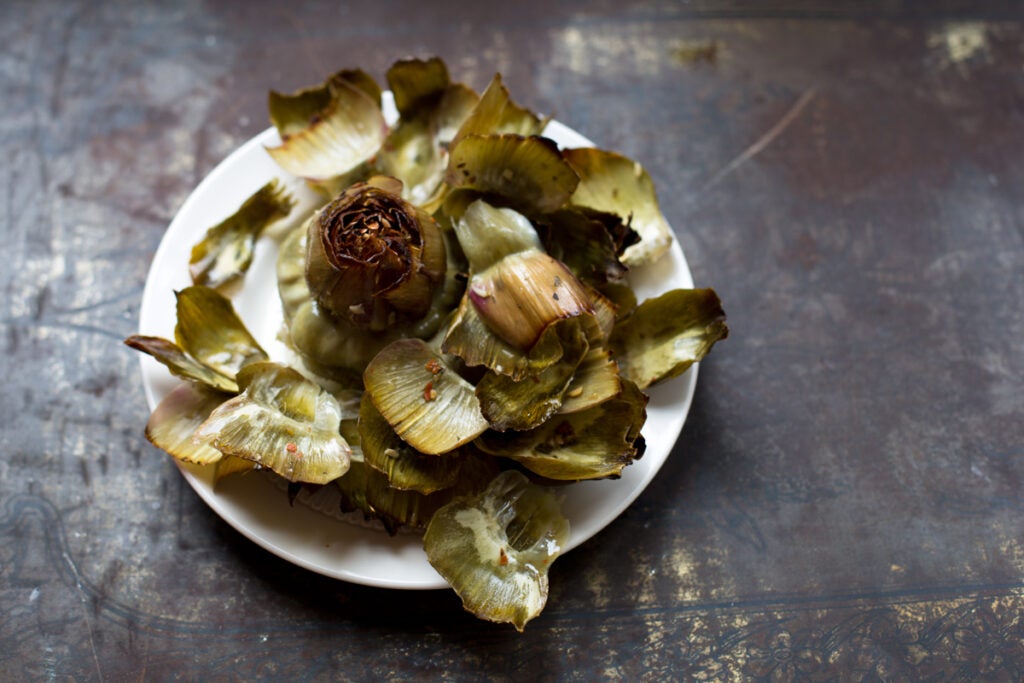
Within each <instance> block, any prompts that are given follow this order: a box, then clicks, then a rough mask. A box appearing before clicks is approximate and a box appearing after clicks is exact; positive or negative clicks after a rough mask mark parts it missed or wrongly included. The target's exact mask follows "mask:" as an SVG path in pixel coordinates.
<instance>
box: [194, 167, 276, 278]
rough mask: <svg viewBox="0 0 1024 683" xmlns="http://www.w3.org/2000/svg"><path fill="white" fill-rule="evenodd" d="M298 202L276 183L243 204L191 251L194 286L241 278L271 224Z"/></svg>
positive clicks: (207, 232) (271, 183) (212, 228)
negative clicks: (257, 243) (254, 250)
mask: <svg viewBox="0 0 1024 683" xmlns="http://www.w3.org/2000/svg"><path fill="white" fill-rule="evenodd" d="M294 206H295V199H294V197H292V195H290V194H289V193H288V192H286V191H285V190H284V189H283V188H282V187H281V185H280V184H279V183H278V181H277V179H276V178H275V179H273V180H271V181H270V182H268V183H267V184H266V185H264V186H263V187H261V188H260V189H259V190H257V191H256V192H255V193H254V194H253V195H252V196H251V197H249V198H248V199H246V200H245V202H243V203H242V205H241V207H239V209H238V210H237V211H236V212H235V213H233V214H231V215H230V216H228V217H227V218H225V219H224V220H223V221H221V222H220V223H218V224H217V225H215V226H213V227H211V228H210V229H208V230H207V231H206V235H205V236H204V237H203V239H202V240H200V241H199V242H197V243H196V244H195V245H194V246H193V247H192V253H191V256H190V257H189V274H190V275H191V276H192V282H194V283H195V284H197V285H206V286H207V287H214V288H216V287H221V286H222V285H225V284H227V283H229V282H232V281H234V280H237V279H238V278H240V277H242V276H243V275H244V274H245V273H246V271H248V270H249V266H250V265H252V257H253V249H254V248H255V246H256V240H257V238H259V236H260V235H261V234H262V233H263V231H264V230H265V229H266V228H267V226H269V225H270V224H271V223H274V222H275V221H278V220H280V219H282V218H284V217H286V216H287V215H288V214H289V213H290V212H291V210H292V208H294Z"/></svg>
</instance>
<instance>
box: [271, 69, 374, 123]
mask: <svg viewBox="0 0 1024 683" xmlns="http://www.w3.org/2000/svg"><path fill="white" fill-rule="evenodd" d="M343 83H344V84H346V85H348V86H351V87H354V88H356V89H358V90H362V91H363V92H364V93H366V95H367V96H368V97H369V98H370V99H371V100H372V101H374V102H376V103H377V106H378V107H379V106H380V97H381V91H380V86H379V85H377V81H375V80H374V79H373V77H372V76H370V75H369V74H367V73H366V72H365V71H363V70H362V69H343V70H341V71H338V72H336V73H334V74H331V76H329V77H328V78H327V79H326V80H325V81H324V82H323V83H320V84H319V85H315V86H312V87H310V88H303V89H301V90H297V91H295V92H294V93H287V94H286V93H279V92H275V91H273V90H271V91H270V94H269V95H268V97H267V109H268V110H269V113H270V122H271V123H272V124H274V127H275V128H277V132H278V133H279V134H280V136H281V139H282V140H286V139H288V137H290V136H291V135H293V134H295V133H300V132H302V131H303V130H305V129H306V128H308V127H309V126H310V124H311V123H313V122H314V121H315V120H316V119H317V118H319V117H320V116H322V115H323V112H324V110H326V109H327V108H328V107H329V106H330V104H331V99H332V98H333V97H334V95H335V94H336V93H337V92H338V88H339V87H340V86H341V84H343Z"/></svg>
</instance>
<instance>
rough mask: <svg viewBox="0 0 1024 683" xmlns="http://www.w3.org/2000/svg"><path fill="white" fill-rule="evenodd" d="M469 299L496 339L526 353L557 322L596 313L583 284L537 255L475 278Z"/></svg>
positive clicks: (521, 256) (514, 258)
mask: <svg viewBox="0 0 1024 683" xmlns="http://www.w3.org/2000/svg"><path fill="white" fill-rule="evenodd" d="M466 296H467V297H468V298H469V300H470V301H472V303H473V306H474V307H475V308H476V309H477V311H478V312H479V314H480V317H481V318H483V320H484V321H485V322H486V323H487V326H488V327H490V328H491V329H492V330H493V331H494V333H495V334H497V335H498V336H499V337H501V338H502V339H504V340H505V341H507V342H508V343H509V344H511V345H513V346H514V347H516V348H518V349H521V350H523V351H529V350H530V349H531V348H532V347H533V345H534V344H535V343H536V342H537V340H538V339H540V336H541V334H542V333H543V332H544V330H545V329H547V327H548V326H549V325H551V324H552V323H554V322H555V321H557V320H564V319H566V318H572V317H575V316H579V315H583V314H585V313H593V311H594V308H593V304H592V302H591V301H590V297H589V294H588V292H587V289H586V288H585V287H584V286H583V285H582V284H581V283H580V281H579V280H577V279H576V278H575V277H574V276H573V274H572V273H571V272H569V269H568V268H566V267H565V265H564V264H562V263H561V262H560V261H558V260H556V259H554V258H552V257H550V256H548V255H547V254H545V253H544V252H542V251H539V250H530V251H523V252H519V253H515V254H511V255H509V256H506V257H505V258H503V259H502V260H501V261H499V262H498V263H495V264H494V265H493V266H491V267H489V268H487V269H486V270H484V271H482V272H479V273H476V274H474V275H473V276H472V277H471V278H470V281H469V286H468V288H467V290H466Z"/></svg>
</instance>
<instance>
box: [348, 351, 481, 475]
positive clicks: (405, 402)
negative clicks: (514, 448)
mask: <svg viewBox="0 0 1024 683" xmlns="http://www.w3.org/2000/svg"><path fill="white" fill-rule="evenodd" d="M363 383H364V384H365V386H366V391H367V393H368V394H369V395H370V398H371V399H372V400H373V405H374V406H376V408H377V410H379V411H380V413H381V415H383V416H384V418H385V419H386V420H387V421H388V423H389V424H390V425H391V427H392V428H393V429H394V430H395V432H396V433H397V434H398V436H400V437H401V438H402V439H403V440H404V441H405V442H406V443H408V444H409V445H410V446H412V447H413V448H415V449H416V450H418V451H419V452H421V453H425V454H427V455H438V454H441V453H447V452H448V451H452V450H454V449H456V448H458V447H459V446H461V445H462V444H465V443H468V442H469V441H472V440H473V439H475V438H476V437H477V436H478V435H480V434H481V433H482V432H483V431H484V430H485V429H487V420H485V419H484V416H483V414H482V413H481V412H480V402H479V400H477V397H476V394H474V393H473V386H472V385H471V384H469V382H467V381H466V380H464V379H462V378H461V377H460V376H459V375H458V374H457V373H456V372H455V371H454V370H452V369H451V368H450V367H449V366H448V365H447V363H446V361H445V359H444V358H443V357H442V356H441V355H439V354H437V353H436V352H434V351H433V350H431V348H430V347H429V346H427V344H426V343H425V342H423V341H422V340H420V339H400V340H398V341H396V342H393V343H391V344H389V345H388V346H386V347H385V348H384V349H383V350H381V352H380V353H378V354H377V355H376V356H375V357H374V358H373V360H372V361H370V363H369V365H367V366H366V370H365V371H364V372H363Z"/></svg>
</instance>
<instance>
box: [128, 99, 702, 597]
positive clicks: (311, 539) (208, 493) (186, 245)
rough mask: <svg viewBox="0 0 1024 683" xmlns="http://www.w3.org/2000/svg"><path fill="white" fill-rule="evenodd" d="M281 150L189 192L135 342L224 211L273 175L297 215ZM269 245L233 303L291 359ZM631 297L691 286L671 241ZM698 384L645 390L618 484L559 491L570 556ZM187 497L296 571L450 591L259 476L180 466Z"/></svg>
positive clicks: (395, 548)
mask: <svg viewBox="0 0 1024 683" xmlns="http://www.w3.org/2000/svg"><path fill="white" fill-rule="evenodd" d="M385 95H386V97H385V100H384V105H385V113H386V115H387V116H388V120H389V121H394V119H395V116H396V114H395V110H394V104H393V101H392V100H391V99H390V97H389V95H390V94H389V93H385ZM544 134H545V135H547V136H548V137H550V138H552V139H553V140H555V141H556V142H557V143H559V144H560V145H562V146H563V147H588V146H593V143H592V142H591V141H590V140H588V139H586V138H585V137H583V136H582V135H580V134H579V133H577V132H575V131H573V130H572V129H570V128H568V127H566V126H564V125H562V124H560V123H558V122H557V121H552V122H551V123H550V124H549V125H548V127H547V129H546V130H545V132H544ZM279 143H280V139H279V138H278V135H277V131H276V130H274V129H273V128H271V129H268V130H265V131H264V132H262V133H260V134H259V135H257V136H256V137H255V138H253V139H251V140H249V141H248V142H247V143H245V144H244V145H242V147H240V148H239V149H238V150H237V151H235V152H234V153H233V154H231V156H229V157H228V158H227V159H225V160H224V161H223V162H222V163H221V164H220V165H218V166H217V167H216V168H215V169H214V170H213V171H212V172H211V173H210V175H208V176H207V177H206V178H205V179H204V180H203V181H202V182H201V183H200V184H199V186H198V187H197V188H196V189H195V190H194V191H193V192H192V194H191V195H190V196H189V198H188V199H187V200H186V201H185V203H184V205H182V207H181V210H180V211H179V212H178V215H177V216H175V218H174V220H173V221H172V222H171V225H170V227H169V228H168V229H167V233H166V234H165V235H164V238H163V240H162V241H161V243H160V247H159V248H158V249H157V252H156V255H155V256H154V258H153V265H152V267H151V269H150V272H149V277H148V278H147V281H146V288H145V291H144V293H143V296H142V312H141V316H140V333H141V334H146V335H154V336H160V337H165V338H169V339H173V338H174V325H175V302H174V291H175V290H180V289H183V288H185V287H187V286H189V285H190V284H191V281H190V279H189V275H188V261H189V255H190V252H191V249H192V245H193V244H194V243H196V242H197V241H199V240H200V239H201V238H202V236H203V234H204V233H205V231H206V229H207V228H209V227H210V226H212V225H215V224H217V223H219V222H220V221H222V220H223V219H224V218H226V217H227V216H229V215H231V214H233V213H234V212H235V211H236V210H237V209H238V207H239V206H240V205H241V203H242V202H243V201H245V200H246V199H247V198H248V197H249V196H250V195H252V194H253V193H254V192H255V191H256V190H258V189H259V188H260V187H262V186H263V185H264V184H265V183H266V182H268V181H269V180H270V179H271V178H274V177H276V178H279V179H280V180H281V181H282V182H284V183H286V184H287V185H288V187H289V188H290V189H291V190H292V191H293V193H294V194H296V195H297V196H298V197H299V199H300V203H299V206H298V207H296V209H295V210H293V213H292V215H293V216H294V215H296V214H298V213H299V212H300V211H301V209H302V208H303V207H304V206H312V205H313V202H314V195H313V193H312V191H311V190H309V189H308V188H306V187H305V186H304V185H303V184H302V183H301V181H299V180H297V179H295V178H294V177H292V176H290V175H289V174H287V173H286V172H285V171H283V170H282V169H281V168H280V167H278V166H277V164H276V163H274V161H273V160H272V159H271V157H270V155H268V154H267V153H266V151H265V149H264V148H265V146H273V145H276V144H279ZM276 252H277V247H276V244H275V243H274V242H273V241H272V240H270V239H266V238H264V239H261V240H260V242H259V243H258V245H257V248H256V255H255V258H254V261H253V264H252V267H251V269H250V271H249V273H248V274H247V275H246V277H245V280H244V283H243V285H242V287H241V288H240V289H239V290H238V291H237V292H236V293H235V294H234V295H233V296H232V300H233V302H234V305H235V308H236V310H237V311H238V314H239V315H240V317H241V318H242V320H243V322H244V323H245V324H246V326H247V327H248V328H249V330H250V331H251V332H252V334H253V335H254V336H255V337H256V338H257V340H259V342H260V344H261V345H263V348H264V349H266V350H267V352H268V353H269V354H270V355H271V357H272V358H274V359H280V360H286V359H287V358H289V357H290V354H289V353H288V352H287V350H286V348H285V347H284V346H283V345H282V344H281V342H280V341H279V340H278V339H277V335H278V332H279V331H280V329H281V325H282V312H281V305H280V301H279V299H278V295H277V285H276V280H275V275H274V272H275V270H274V259H275V256H276ZM630 281H631V283H632V284H633V286H634V288H635V289H636V291H637V294H638V296H639V297H640V299H641V300H642V299H644V298H646V297H649V296H653V295H656V294H659V293H661V292H664V291H666V290H668V289H673V288H677V287H684V288H689V287H693V280H692V278H691V275H690V269H689V267H688V266H687V264H686V259H685V258H684V256H683V252H682V249H680V248H679V244H678V242H677V241H674V242H673V244H672V249H671V250H670V251H669V253H668V255H667V256H665V257H664V258H663V259H661V260H660V261H659V262H658V263H656V264H654V265H653V266H649V267H646V268H643V269H638V270H636V271H634V272H632V273H631V274H630ZM142 379H143V383H144V385H145V390H146V399H147V401H148V402H149V406H150V408H151V409H152V408H155V407H156V405H157V404H158V403H159V402H160V401H161V400H162V399H163V398H164V396H166V395H167V393H168V392H170V391H171V389H173V388H174V387H175V386H176V384H177V382H178V380H177V379H175V378H173V377H172V376H171V375H170V374H169V373H168V372H167V370H166V369H165V368H164V367H163V366H162V365H160V364H159V363H157V362H156V361H155V360H153V359H152V358H150V357H149V356H145V355H143V356H142ZM696 384H697V368H696V366H694V367H692V368H691V369H690V370H689V371H688V372H686V373H684V374H683V375H681V376H680V377H677V378H675V379H673V380H671V381H669V382H666V383H664V384H661V385H658V386H656V387H653V388H652V389H651V390H650V392H649V393H650V396H651V400H650V403H649V404H648V406H647V422H646V424H645V426H644V429H643V434H644V436H645V438H646V440H647V450H646V452H645V453H644V456H643V457H642V458H641V459H640V460H638V461H637V462H635V463H634V464H632V465H630V466H629V467H627V468H625V470H623V473H622V477H621V478H620V479H617V480H606V481H595V482H583V483H578V484H572V485H570V486H567V487H565V488H564V489H563V491H564V500H563V504H562V510H563V512H564V514H565V515H566V516H567V517H568V519H569V523H570V526H571V535H570V538H569V543H568V546H567V548H566V550H570V549H572V548H575V547H576V546H578V545H579V544H581V543H583V542H584V541H586V540H587V539H589V538H590V537H591V536H593V535H594V534H596V533H597V532H598V531H600V530H601V529H603V528H604V527H605V526H606V525H608V524H609V523H610V522H611V521H612V520H614V519H615V518H616V517H618V516H619V514H621V513H622V511H623V510H625V509H626V508H627V507H628V506H629V505H630V504H631V503H632V502H633V501H634V500H635V499H636V498H637V496H639V495H640V493H641V492H642V491H643V490H644V488H645V487H646V486H647V484H648V483H650V481H651V479H653V478H654V475H655V474H656V473H657V472H658V469H659V468H660V467H661V465H662V463H664V462H665V459H666V458H667V457H668V454H669V452H670V451H671V450H672V446H673V445H674V444H675V441H676V439H677V438H678V436H679V433H680V431H681V430H682V428H683V422H684V420H685V419H686V415H687V413H688V412H689V410H690V402H691V401H692V399H693V393H694V389H695V387H696ZM181 471H182V474H183V475H184V477H185V479H186V480H187V481H188V483H189V484H190V485H191V486H192V488H193V489H195V491H196V493H198V494H199V496H200V497H201V498H202V499H203V500H204V501H205V502H206V504H207V505H209V506H210V507H211V508H212V509H213V511H214V512H216V513H217V514H218V515H220V517H221V518H222V519H223V520H224V521H226V522H227V523H228V524H230V525H231V526H233V527H234V528H235V529H237V530H238V531H240V532H241V533H242V534H244V535H245V536H247V537H248V538H250V539H252V540H253V541H255V542H256V543H257V544H259V545H260V546H262V547H264V548H266V549H267V550H269V551H270V552H272V553H274V554H275V555H278V556H279V557H281V558H284V559H286V560H288V561H290V562H293V563H295V564H297V565H299V566H301V567H305V568H306V569H310V570H312V571H315V572H318V573H320V574H324V575H326V576H331V577H335V578H338V579H344V580H346V581H352V582H355V583H361V584H366V585H370V586H381V587H385V588H404V589H426V588H445V587H447V583H446V582H445V581H444V579H442V578H441V576H440V575H438V574H437V572H435V571H434V569H433V567H431V566H430V564H429V563H428V562H427V558H426V555H425V553H424V552H423V546H422V541H421V538H420V537H419V536H417V535H411V534H405V535H403V534H399V535H398V536H394V537H392V536H388V535H387V534H386V533H384V532H383V531H378V530H376V529H370V528H364V527H361V526H357V525H354V524H349V523H346V522H344V521H339V520H336V519H332V518H330V517H327V516H325V515H324V514H322V513H320V512H316V511H314V510H312V509H310V508H308V507H304V506H302V505H299V504H296V505H295V506H294V507H292V506H289V504H288V500H287V497H286V496H285V494H284V493H283V492H282V491H281V490H278V489H277V488H275V487H274V486H273V484H271V483H270V482H269V481H267V480H266V479H264V478H261V477H228V478H226V479H225V480H223V481H222V482H220V483H219V484H218V485H217V490H216V491H214V488H213V479H212V471H211V468H202V467H194V466H188V465H181Z"/></svg>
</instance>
